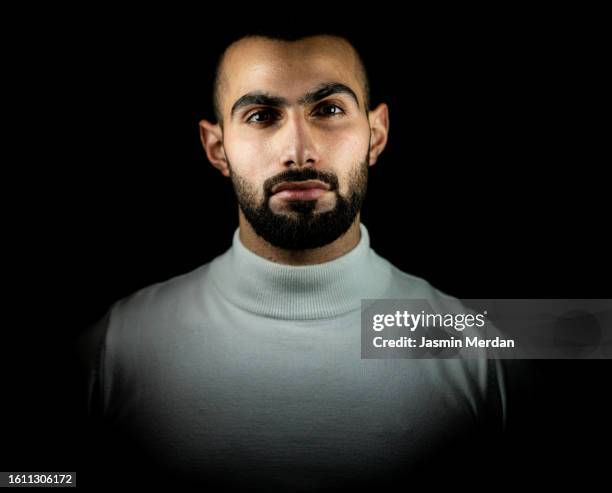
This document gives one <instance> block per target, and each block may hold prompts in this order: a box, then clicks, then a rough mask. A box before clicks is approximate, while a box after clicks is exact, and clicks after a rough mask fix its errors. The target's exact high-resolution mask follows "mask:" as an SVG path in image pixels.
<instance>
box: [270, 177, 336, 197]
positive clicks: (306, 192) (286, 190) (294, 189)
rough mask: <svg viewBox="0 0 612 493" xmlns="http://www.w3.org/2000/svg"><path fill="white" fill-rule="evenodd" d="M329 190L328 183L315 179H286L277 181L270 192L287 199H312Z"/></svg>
mask: <svg viewBox="0 0 612 493" xmlns="http://www.w3.org/2000/svg"><path fill="white" fill-rule="evenodd" d="M328 190H329V185H327V184H325V183H323V182H320V181H317V180H305V181H287V182H283V183H279V184H278V185H276V186H275V187H274V188H273V189H272V193H273V194H274V195H276V196H277V197H279V198H283V199H288V200H314V199H317V198H319V197H320V196H321V195H323V194H324V193H325V192H327V191H328Z"/></svg>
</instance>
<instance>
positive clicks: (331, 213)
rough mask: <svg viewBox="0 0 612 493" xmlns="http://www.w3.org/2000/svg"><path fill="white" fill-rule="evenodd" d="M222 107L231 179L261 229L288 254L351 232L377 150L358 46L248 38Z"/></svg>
mask: <svg viewBox="0 0 612 493" xmlns="http://www.w3.org/2000/svg"><path fill="white" fill-rule="evenodd" d="M219 103H220V109H221V111H222V115H223V147H224V150H225V156H226V160H227V164H228V166H229V171H230V178H231V180H232V184H233V186H234V190H235V192H236V197H237V200H238V203H239V206H240V208H241V210H242V212H243V214H244V216H245V218H246V219H247V220H248V222H249V223H250V224H251V226H252V227H253V229H254V231H255V232H256V233H257V234H258V235H259V236H261V237H262V238H264V239H265V240H266V241H268V242H269V243H271V244H273V245H275V246H277V247H280V248H284V249H289V250H302V249H307V248H316V247H319V246H322V245H326V244H328V243H330V242H332V241H334V240H335V239H337V238H338V237H339V236H340V235H342V234H343V233H345V232H346V231H347V230H348V228H349V227H350V226H351V224H352V223H353V222H354V220H355V217H356V216H357V214H358V212H359V210H360V209H361V205H362V203H363V200H364V197H365V193H366V189H367V181H368V168H369V162H368V155H369V150H370V127H369V123H368V118H367V113H366V108H365V107H364V105H365V102H364V90H363V84H362V83H361V81H360V80H359V66H358V61H357V59H356V57H355V56H354V54H353V52H352V50H351V49H350V47H349V46H348V45H347V44H345V43H344V42H342V41H340V40H338V39H334V38H328V37H315V38H309V39H305V40H300V41H296V42H283V41H275V40H267V39H263V38H256V39H246V40H242V41H240V42H239V43H237V44H236V45H234V46H232V47H231V48H230V49H229V50H228V52H227V53H226V56H225V60H224V64H223V71H222V77H221V83H220V101H219ZM307 180H308V181H307ZM296 182H297V183H296ZM300 182H301V183H300ZM279 188H280V190H279Z"/></svg>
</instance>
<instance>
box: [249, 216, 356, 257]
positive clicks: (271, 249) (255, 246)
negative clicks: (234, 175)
mask: <svg viewBox="0 0 612 493" xmlns="http://www.w3.org/2000/svg"><path fill="white" fill-rule="evenodd" d="M360 222H361V220H360V214H359V213H358V214H357V216H356V218H355V221H353V224H352V225H351V226H350V228H349V229H348V230H347V231H346V233H344V234H343V235H341V236H340V237H338V238H337V239H336V240H334V241H332V242H331V243H328V244H327V245H323V246H322V247H319V248H311V249H306V250H285V249H283V248H279V247H276V246H274V245H272V244H271V243H269V242H267V241H266V240H264V239H263V238H262V237H261V236H258V235H257V234H256V233H255V230H254V229H253V227H252V226H251V224H250V223H249V222H248V221H247V220H246V218H245V217H244V215H243V213H242V211H241V210H239V211H238V223H239V226H240V241H241V242H242V244H243V245H244V246H245V247H246V248H248V249H249V250H251V251H252V252H253V253H255V254H257V255H259V256H260V257H263V258H265V259H267V260H270V261H272V262H276V263H278V264H286V265H312V264H321V263H323V262H329V261H331V260H334V259H336V258H338V257H341V256H342V255H344V254H345V253H347V252H349V251H351V250H352V249H353V248H355V246H356V245H357V243H359V240H360V239H361V233H360V230H359V223H360Z"/></svg>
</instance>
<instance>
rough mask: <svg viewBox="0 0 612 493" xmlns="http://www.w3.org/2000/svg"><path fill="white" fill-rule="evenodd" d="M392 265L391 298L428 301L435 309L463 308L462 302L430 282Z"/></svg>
mask: <svg viewBox="0 0 612 493" xmlns="http://www.w3.org/2000/svg"><path fill="white" fill-rule="evenodd" d="M390 265H391V272H392V283H391V287H390V290H389V291H390V293H389V294H390V296H389V297H393V298H396V299H418V300H427V301H429V302H430V304H432V306H433V307H434V308H440V309H454V308H459V307H461V306H462V304H461V301H460V300H459V299H458V298H456V297H454V296H451V295H449V294H447V293H446V292H444V291H443V290H441V289H439V288H438V287H436V286H434V285H432V283H430V282H429V281H428V280H426V279H424V278H422V277H419V276H416V275H414V274H409V273H408V272H404V271H402V270H400V269H399V268H398V267H396V266H395V265H393V264H390Z"/></svg>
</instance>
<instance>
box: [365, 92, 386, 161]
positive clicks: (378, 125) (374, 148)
mask: <svg viewBox="0 0 612 493" xmlns="http://www.w3.org/2000/svg"><path fill="white" fill-rule="evenodd" d="M368 119H369V120H370V166H372V165H374V164H375V163H376V160H377V159H378V156H380V153H381V152H382V151H383V150H384V148H385V146H386V145H387V137H388V135H389V108H388V106H387V105H386V104H385V103H381V104H379V105H378V106H377V107H376V109H374V110H372V111H370V112H369V113H368Z"/></svg>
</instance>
